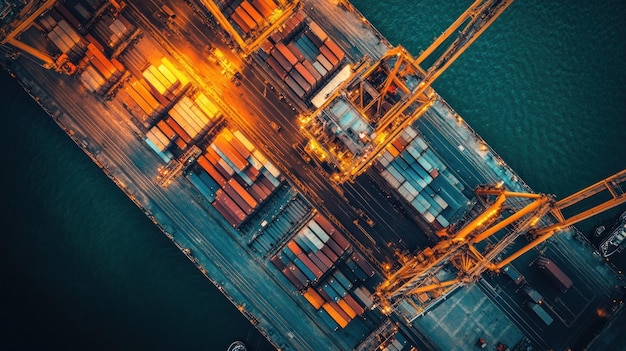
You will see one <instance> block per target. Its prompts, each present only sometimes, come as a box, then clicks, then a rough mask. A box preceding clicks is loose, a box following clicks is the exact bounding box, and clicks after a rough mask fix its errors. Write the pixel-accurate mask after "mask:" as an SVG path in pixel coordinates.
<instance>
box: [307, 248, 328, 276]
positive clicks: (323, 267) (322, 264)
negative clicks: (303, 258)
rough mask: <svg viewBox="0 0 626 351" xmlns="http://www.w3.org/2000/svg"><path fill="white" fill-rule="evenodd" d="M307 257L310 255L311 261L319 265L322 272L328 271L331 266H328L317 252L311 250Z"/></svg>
mask: <svg viewBox="0 0 626 351" xmlns="http://www.w3.org/2000/svg"><path fill="white" fill-rule="evenodd" d="M307 257H309V259H310V260H311V262H313V263H314V264H315V265H316V266H317V267H319V269H320V270H321V271H322V272H326V271H328V269H329V268H330V266H327V265H326V263H325V262H324V261H322V260H321V259H320V258H319V255H317V252H310V253H308V254H307Z"/></svg>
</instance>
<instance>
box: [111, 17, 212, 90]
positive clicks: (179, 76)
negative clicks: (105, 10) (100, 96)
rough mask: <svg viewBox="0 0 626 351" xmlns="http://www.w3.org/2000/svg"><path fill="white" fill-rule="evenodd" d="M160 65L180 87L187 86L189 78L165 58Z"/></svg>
mask: <svg viewBox="0 0 626 351" xmlns="http://www.w3.org/2000/svg"><path fill="white" fill-rule="evenodd" d="M119 18H121V17H119ZM161 63H163V64H164V65H165V67H167V69H169V70H170V72H172V73H173V74H174V75H175V76H176V79H177V80H178V81H179V82H180V85H181V86H185V85H187V83H189V78H187V76H186V75H185V74H184V73H182V72H181V71H179V70H178V69H177V68H176V67H175V66H174V64H173V63H172V62H171V61H170V60H169V59H168V58H167V57H163V58H162V59H161ZM201 95H202V94H201Z"/></svg>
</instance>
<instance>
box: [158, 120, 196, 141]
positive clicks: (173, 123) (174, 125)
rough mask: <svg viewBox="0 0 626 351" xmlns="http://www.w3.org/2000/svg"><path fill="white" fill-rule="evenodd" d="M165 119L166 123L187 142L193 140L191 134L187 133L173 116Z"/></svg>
mask: <svg viewBox="0 0 626 351" xmlns="http://www.w3.org/2000/svg"><path fill="white" fill-rule="evenodd" d="M164 121H165V123H167V125H169V126H170V127H172V129H173V130H174V131H175V132H176V134H178V136H179V137H180V138H181V139H182V140H183V141H184V142H185V143H187V144H188V143H189V142H190V141H191V137H190V136H189V134H187V132H185V131H184V130H183V128H182V127H181V126H180V125H179V124H178V123H176V121H175V120H174V119H173V118H171V117H167V118H166V119H165V120H164Z"/></svg>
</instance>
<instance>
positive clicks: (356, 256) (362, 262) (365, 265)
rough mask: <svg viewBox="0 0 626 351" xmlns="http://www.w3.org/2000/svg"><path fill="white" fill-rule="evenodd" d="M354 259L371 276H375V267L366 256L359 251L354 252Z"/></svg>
mask: <svg viewBox="0 0 626 351" xmlns="http://www.w3.org/2000/svg"><path fill="white" fill-rule="evenodd" d="M352 260H354V262H356V264H358V265H359V267H360V268H361V269H362V270H363V272H365V274H367V275H368V276H369V277H371V276H373V275H374V274H375V273H376V271H375V270H374V267H373V266H372V265H371V264H370V263H369V262H368V261H367V260H366V259H365V258H363V256H361V254H359V253H357V252H355V253H353V254H352Z"/></svg>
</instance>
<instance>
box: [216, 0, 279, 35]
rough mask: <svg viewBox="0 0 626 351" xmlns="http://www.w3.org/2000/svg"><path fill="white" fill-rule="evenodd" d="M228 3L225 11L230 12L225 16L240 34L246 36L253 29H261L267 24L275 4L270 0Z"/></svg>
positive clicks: (245, 0)
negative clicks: (236, 3)
mask: <svg viewBox="0 0 626 351" xmlns="http://www.w3.org/2000/svg"><path fill="white" fill-rule="evenodd" d="M232 7H233V5H230V6H229V7H228V8H227V9H225V10H226V11H227V12H230V14H229V15H227V17H228V18H229V19H230V21H231V22H232V24H233V25H234V26H235V28H236V29H238V31H239V32H240V33H241V34H242V36H244V37H245V36H248V35H250V34H251V33H252V32H253V31H256V30H261V29H262V28H264V27H265V26H267V24H268V23H267V19H268V18H270V16H271V15H272V13H273V12H274V10H275V9H276V4H275V3H274V2H273V1H272V0H252V1H250V2H248V1H247V0H244V1H242V2H241V3H239V4H238V5H235V6H234V9H233V8H232Z"/></svg>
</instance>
